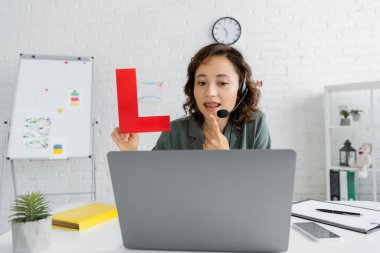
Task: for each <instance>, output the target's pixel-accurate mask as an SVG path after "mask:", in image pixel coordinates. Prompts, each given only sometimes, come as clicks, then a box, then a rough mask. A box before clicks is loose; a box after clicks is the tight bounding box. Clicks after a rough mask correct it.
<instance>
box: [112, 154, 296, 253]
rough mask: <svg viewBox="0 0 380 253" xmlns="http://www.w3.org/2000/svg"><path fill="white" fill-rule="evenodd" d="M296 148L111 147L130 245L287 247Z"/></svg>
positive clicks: (238, 248) (240, 248)
mask: <svg viewBox="0 0 380 253" xmlns="http://www.w3.org/2000/svg"><path fill="white" fill-rule="evenodd" d="M295 161H296V153H295V152H294V151H293V150H224V151H222V150H213V151H204V150H173V151H135V152H121V151H117V152H109V153H108V163H109V168H110V172H111V179H112V185H113V190H114V194H115V201H116V205H117V209H118V213H119V222H120V228H121V233H122V238H123V243H124V245H125V247H127V248H129V249H142V250H186V251H235V252H236V251H245V252H280V251H286V250H287V249H288V242H289V230H290V215H291V204H292V194H293V182H294V173H295Z"/></svg>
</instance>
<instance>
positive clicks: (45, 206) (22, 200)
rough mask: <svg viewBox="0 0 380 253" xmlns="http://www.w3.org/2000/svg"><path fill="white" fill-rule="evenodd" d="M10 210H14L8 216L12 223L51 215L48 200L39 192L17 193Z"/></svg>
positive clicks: (40, 218)
mask: <svg viewBox="0 0 380 253" xmlns="http://www.w3.org/2000/svg"><path fill="white" fill-rule="evenodd" d="M11 211H13V212H14V214H13V215H11V216H9V218H11V219H10V222H12V223H20V222H29V221H38V220H43V219H46V218H48V217H49V216H51V214H50V208H49V202H48V201H47V199H46V196H45V195H44V194H42V193H40V192H32V193H30V194H26V195H18V196H17V198H16V199H15V201H14V204H13V205H12V207H11Z"/></svg>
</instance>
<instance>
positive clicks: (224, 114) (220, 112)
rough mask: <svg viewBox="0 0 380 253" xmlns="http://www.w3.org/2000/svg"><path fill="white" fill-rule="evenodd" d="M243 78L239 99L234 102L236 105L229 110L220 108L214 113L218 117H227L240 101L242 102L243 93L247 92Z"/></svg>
mask: <svg viewBox="0 0 380 253" xmlns="http://www.w3.org/2000/svg"><path fill="white" fill-rule="evenodd" d="M245 81H246V80H245V78H244V81H243V83H242V85H241V90H240V92H239V93H240V95H239V97H240V99H239V101H238V102H237V103H236V106H235V107H234V108H233V109H232V110H231V111H230V112H229V111H227V110H226V109H220V110H218V111H217V112H216V115H217V116H218V118H227V117H228V116H229V115H230V114H231V113H232V112H233V111H235V110H236V108H237V107H238V106H239V105H240V104H241V102H243V100H244V97H245V95H247V93H248V88H247V85H246V84H245Z"/></svg>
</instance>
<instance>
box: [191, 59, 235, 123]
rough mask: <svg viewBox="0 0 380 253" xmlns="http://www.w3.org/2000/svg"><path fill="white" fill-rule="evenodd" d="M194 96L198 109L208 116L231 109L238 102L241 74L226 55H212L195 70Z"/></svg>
mask: <svg viewBox="0 0 380 253" xmlns="http://www.w3.org/2000/svg"><path fill="white" fill-rule="evenodd" d="M194 82H195V83H194V97H195V102H196V104H197V107H198V109H199V110H200V112H201V113H202V114H203V116H207V115H209V114H210V113H212V114H213V115H214V116H215V117H216V118H217V115H216V113H217V111H218V110H220V109H226V110H228V111H231V110H232V109H233V108H234V106H235V103H236V98H237V92H238V89H239V76H238V74H237V72H236V71H235V68H234V65H233V64H232V63H231V62H230V61H229V60H228V59H227V58H226V57H225V56H212V57H210V58H208V59H206V60H205V61H204V62H202V63H201V64H200V65H199V67H198V68H197V70H196V71H195V81H194Z"/></svg>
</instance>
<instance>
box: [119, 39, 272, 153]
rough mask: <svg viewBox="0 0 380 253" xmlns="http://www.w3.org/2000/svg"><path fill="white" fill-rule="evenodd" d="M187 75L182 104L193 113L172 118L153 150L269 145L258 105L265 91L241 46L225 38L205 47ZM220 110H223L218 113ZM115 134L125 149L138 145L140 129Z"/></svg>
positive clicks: (237, 147) (187, 112)
mask: <svg viewBox="0 0 380 253" xmlns="http://www.w3.org/2000/svg"><path fill="white" fill-rule="evenodd" d="M187 77H188V80H187V82H186V84H185V88H184V92H185V95H186V97H187V99H186V102H185V103H184V105H183V109H184V110H185V112H186V114H187V115H188V116H187V117H184V118H180V119H177V120H174V121H172V122H171V131H170V132H163V133H162V134H161V136H160V137H159V139H158V141H157V144H156V146H155V147H154V148H153V150H171V149H205V150H217V149H270V146H271V139H270V135H269V130H268V125H267V122H266V118H265V115H264V114H263V113H262V112H261V111H260V110H259V109H258V103H259V98H260V91H259V90H258V89H257V88H256V87H255V86H254V83H253V80H252V71H251V68H250V67H249V65H248V64H247V63H246V62H245V60H244V58H243V56H242V54H241V53H240V52H239V51H238V50H236V49H235V48H233V47H231V46H228V45H224V44H220V43H214V44H211V45H208V46H206V47H204V48H202V49H200V50H199V51H198V52H197V53H196V54H195V56H194V57H193V58H192V59H191V62H190V64H189V66H188V68H187ZM235 106H237V107H236V108H235ZM220 110H224V113H221V112H220V113H219V117H218V111H220ZM225 110H226V111H228V112H230V113H227V112H226V111H225ZM222 114H224V115H222ZM223 116H227V117H224V118H223ZM112 138H113V140H114V141H115V143H116V144H117V146H118V147H119V149H120V150H121V151H132V150H137V146H138V143H139V135H138V134H136V133H131V134H120V132H119V128H115V130H114V131H113V133H112Z"/></svg>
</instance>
